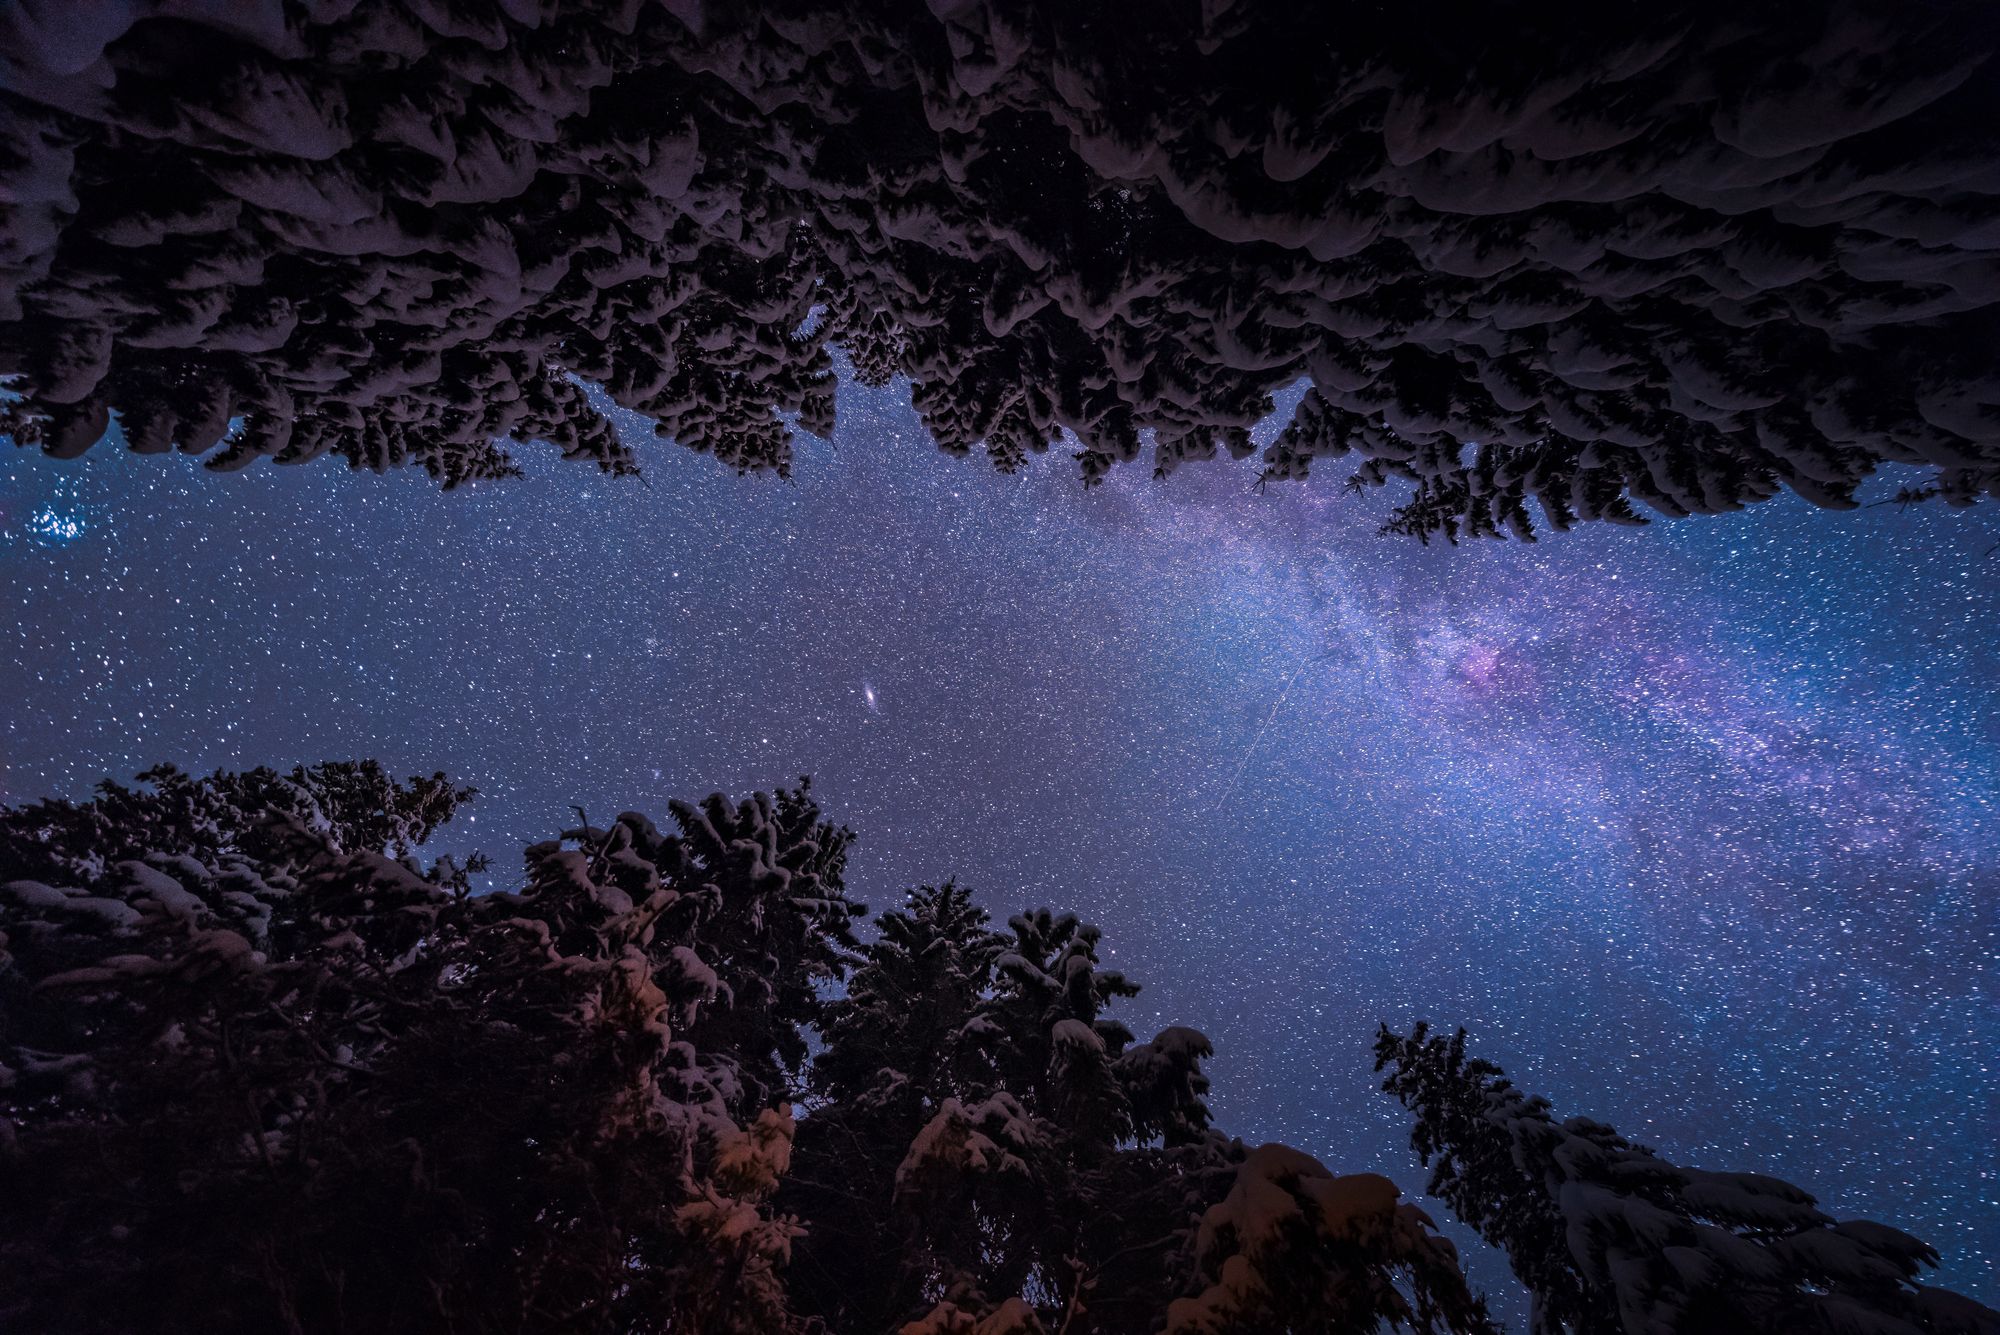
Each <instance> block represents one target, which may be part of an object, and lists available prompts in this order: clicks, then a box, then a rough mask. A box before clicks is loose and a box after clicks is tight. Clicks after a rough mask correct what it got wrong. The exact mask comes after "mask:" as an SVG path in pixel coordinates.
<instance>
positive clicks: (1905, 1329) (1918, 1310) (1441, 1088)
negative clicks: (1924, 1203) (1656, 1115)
mask: <svg viewBox="0 0 2000 1335" xmlns="http://www.w3.org/2000/svg"><path fill="white" fill-rule="evenodd" d="M1375 1066H1376V1069H1377V1070H1378V1071H1379V1070H1383V1069H1385V1068H1386V1069H1387V1070H1388V1072H1389V1074H1388V1077H1387V1078H1386V1079H1385V1080H1384V1082H1383V1086H1382V1087H1383V1088H1384V1089H1385V1090H1387V1091H1388V1092H1389V1093H1391V1094H1394V1095H1395V1096H1396V1098H1397V1099H1398V1100H1400V1101H1401V1102H1402V1104H1403V1106H1404V1107H1406V1108H1408V1109H1409V1110H1410V1111H1411V1112H1413V1113H1415V1114H1416V1117H1417V1120H1416V1124H1415V1126H1414V1127H1413V1129H1412V1131H1411V1135H1410V1143H1411V1145H1412V1146H1413V1147H1415V1149H1416V1151H1417V1153H1418V1154H1419V1155H1420V1156H1422V1158H1423V1160H1424V1162H1425V1163H1426V1164H1435V1167H1434V1168H1433V1169H1432V1173H1431V1181H1430V1186H1429V1187H1428V1190H1429V1191H1430V1192H1431V1193H1432V1194H1433V1195H1436V1196H1439V1197H1442V1198H1443V1199H1444V1200H1445V1201H1446V1202H1447V1203H1448V1204H1449V1205H1450V1206H1451V1208H1452V1211H1453V1213H1455V1214H1456V1215H1458V1217H1459V1218H1460V1219H1462V1220H1464V1221H1465V1222H1466V1223H1468V1224H1470V1225H1472V1226H1473V1227H1474V1228H1476V1229H1478V1230H1479V1233H1480V1236H1482V1237H1484V1238H1485V1239H1486V1240H1487V1241H1488V1242H1491V1243H1495V1244H1497V1245H1499V1246H1501V1247H1503V1248H1505V1249H1506V1252H1507V1256H1508V1259H1509V1260H1511V1261H1512V1262H1513V1266H1514V1273H1515V1274H1516V1275H1517V1276H1518V1277H1519V1278H1520V1279H1521V1282H1522V1283H1523V1284H1525V1285H1526V1286H1527V1287H1528V1290H1529V1292H1530V1293H1531V1294H1533V1295H1534V1298H1535V1307H1534V1314H1533V1320H1532V1323H1531V1335H1553V1333H1555V1332H1573V1333H1574V1335H1599V1333H1600V1332H1601V1333H1602V1335H1617V1333H1618V1332H1654V1331H1657V1332H1663V1333H1664V1335H1675V1333H1678V1332H1687V1333H1688V1335H1695V1332H1703V1333H1704V1335H1706V1333H1707V1332H1714V1335H1758V1333H1759V1332H1769V1331H1780V1330H1782V1331H1835V1330H1848V1331H1869V1332H1881V1333H1882V1335H1917V1333H1918V1332H1932V1333H1935V1335H1994V1333H1995V1332H2000V1312H1995V1311H1993V1310H1992V1309H1990V1308H1987V1307H1984V1306H1981V1305H1980V1304H1978V1303H1975V1302H1972V1301H1970V1300H1969V1299H1966V1298H1963V1297H1960V1296H1959V1295H1957V1294H1954V1293H1949V1292H1946V1291H1944V1290H1940V1289H1935V1288H1930V1287H1927V1286H1925V1285H1922V1284H1919V1283H1917V1282H1916V1277H1917V1275H1918V1274H1919V1273H1921V1271H1922V1270H1923V1268H1924V1267H1926V1266H1935V1265H1936V1264H1937V1261H1938V1255H1937V1252H1936V1251H1934V1250H1933V1249H1932V1248H1931V1247H1929V1246H1928V1245H1927V1244H1925V1243H1923V1242H1921V1241H1919V1240H1918V1239H1916V1238H1913V1237H1911V1236H1910V1235H1909V1234H1907V1233H1903V1232H1900V1231H1898V1230H1896V1229H1893V1228H1889V1227H1887V1226H1886V1225H1883V1224H1876V1223H1870V1222H1868V1221H1866V1220H1846V1221H1836V1220H1834V1219H1833V1218H1832V1217H1830V1216H1828V1215H1826V1214H1824V1213H1822V1212H1821V1211H1820V1210H1819V1209H1818V1208H1816V1206H1815V1205H1814V1202H1813V1198H1812V1196H1811V1195H1809V1194H1808V1193H1806V1192H1805V1191H1802V1190H1801V1189H1799V1188H1798V1187H1795V1186H1793V1185H1791V1184H1790V1183H1789V1182H1781V1181H1779V1180H1778V1179H1777V1178H1773V1177H1765V1176H1763V1175H1761V1174H1757V1173H1722V1172H1713V1171H1710V1170H1706V1169H1698V1168H1683V1167H1681V1166H1679V1165H1677V1164H1673V1163H1670V1162H1668V1161H1667V1160H1665V1159H1662V1158H1660V1157H1659V1156H1658V1155H1656V1154H1654V1153H1653V1152H1652V1151H1651V1150H1648V1149H1646V1148H1644V1147H1643V1146H1639V1145H1634V1144H1632V1143H1631V1142H1629V1141H1627V1140H1626V1139H1624V1138H1623V1137H1622V1136H1620V1135H1619V1134H1618V1133H1617V1132H1616V1131H1614V1130H1613V1129H1612V1128H1610V1127H1608V1126H1605V1125H1603V1124H1602V1123H1599V1122H1593V1121H1591V1120H1590V1119H1589V1118H1585V1117H1572V1118H1569V1119H1567V1120H1565V1121H1560V1122H1559V1121H1557V1120H1556V1119H1555V1117H1554V1115H1553V1114H1552V1113H1551V1111H1550V1109H1549V1104H1548V1101H1547V1100H1545V1099H1540V1098H1533V1097H1530V1096H1528V1095H1526V1094H1524V1093H1522V1092H1521V1091H1520V1090H1518V1089H1516V1088H1514V1087H1513V1085H1512V1084H1510V1083H1509V1082H1508V1081H1507V1080H1506V1079H1505V1078H1504V1077H1503V1075H1502V1073H1501V1070H1500V1068H1499V1067H1497V1066H1495V1065H1493V1064H1492V1063H1491V1062H1487V1061H1482V1060H1480V1059H1479V1058H1477V1057H1467V1056H1466V1055H1465V1031H1464V1030H1463V1029H1461V1030H1459V1031H1458V1032H1457V1033H1456V1034H1454V1035H1453V1036H1452V1037H1450V1038H1445V1037H1443V1036H1442V1035H1437V1034H1433V1033H1431V1032H1430V1030H1429V1028H1428V1026H1425V1025H1422V1024H1419V1025H1418V1026H1417V1027H1416V1028H1415V1029H1414V1030H1413V1031H1412V1032H1411V1033H1410V1034H1409V1035H1408V1036H1403V1035H1399V1034H1396V1033H1393V1032H1391V1031H1390V1030H1389V1028H1388V1027H1387V1026H1386V1025H1385V1026H1383V1028H1382V1030H1381V1032H1380V1033H1379V1034H1378V1035H1377V1037H1376V1041H1375Z"/></svg>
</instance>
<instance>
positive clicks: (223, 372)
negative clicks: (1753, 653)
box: [0, 0, 2000, 541]
mask: <svg viewBox="0 0 2000 1335" xmlns="http://www.w3.org/2000/svg"><path fill="white" fill-rule="evenodd" d="M72 7H73V3H72V0H14V3H12V4H10V5H8V6H6V7H4V8H0V52H4V57H5V64H6V91H5V94H4V97H0V143H4V144H6V145H7V146H8V155H7V156H6V157H5V158H4V160H0V181H3V182H4V188H0V377H5V378H6V379H7V381H8V384H9V385H10V387H11V393H10V395H9V396H6V397H4V399H0V434H6V435H11V436H12V437H13V438H14V439H15V440H16V441H17V442H18V443H20V444H23V445H30V446H35V445H38V446H40V447H41V448H42V449H43V450H45V451H47V452H48V453H50V454H52V455H55V456H58V457H61V458H70V457H74V456H76V455H78V454H80V453H82V452H83V451H85V450H87V449H89V448H91V446H92V445H93V444H94V443H95V442H97V441H98V440H99V439H100V438H102V437H104V436H105V435H106V433H107V432H108V431H109V430H110V428H111V426H112V424H113V422H114V415H115V421H116V423H117V426H118V428H119V431H120V432H121V433H122V435H123V438H124V439H125V440H126V441H127V442H128V443H129V444H130V445H131V447H132V448H133V449H135V450H138V451H140V452H142V453H147V454H157V453H163V452H167V451H171V450H175V449H180V450H185V451H189V452H192V453H197V454H202V455H205V456H206V457H207V459H208V462H209V464H210V466H211V467H214V468H218V469H225V468H240V467H244V466H247V465H250V464H253V463H255V462H257V461H258V460H261V459H271V460H276V461H280V462H286V463H301V462H306V461H309V460H314V459H319V458H322V457H325V456H328V455H331V456H334V457H338V458H341V459H344V460H345V461H346V462H347V463H348V465H349V466H350V467H353V468H356V469H361V468H366V469H371V470H377V471H380V470H387V469H391V468H403V467H410V468H421V469H423V470H424V471H425V472H426V473H427V474H429V475H430V476H432V477H434V478H436V479H438V480H439V481H440V482H442V483H443V484H444V485H445V486H456V485H459V484H461V483H466V482H477V481H482V480H486V479H494V478H502V477H508V476H512V475H514V474H516V473H517V472H518V471H519V469H518V466H517V464H516V463H515V461H514V459H513V457H512V454H511V449H512V448H513V447H512V446H511V445H509V444H508V443H507V442H545V443H547V444H548V445H551V446H553V447H554V448H556V449H557V450H558V451H560V453H561V454H562V455H563V457H565V458H569V459H576V460H582V461H587V462H590V463H592V464H594V465H595V466H597V467H599V468H601V469H604V470H606V471H608V472H611V473H615V474H629V473H633V472H635V471H637V469H638V468H639V466H640V462H641V457H640V454H639V452H638V450H637V449H636V448H635V447H634V445H633V444H632V442H631V441H630V440H629V439H628V438H627V437H626V436H624V435H621V433H620V432H619V431H618V430H615V429H614V428H613V426H612V423H611V419H610V417H609V416H607V414H606V412H605V411H604V408H605V402H604V400H605V398H606V397H608V398H609V400H610V401H612V402H614V403H616V404H618V405H620V406H622V407H624V408H627V409H631V410H633V411H634V412H637V413H639V414H643V415H645V416H647V417H649V418H650V419H651V420H652V421H653V423H654V430H655V432H656V434H658V435H659V436H661V437H663V438H666V439H670V440H673V441H675V442H678V443H679V444H680V445H682V446H685V447H687V448H690V449H694V450H697V451H701V452H704V453H709V454H713V455H714V456H715V457H716V458H717V459H718V460H719V461H721V462H722V463H723V464H724V465H725V466H728V467H731V468H735V469H739V470H743V471H750V470H764V469H769V470H775V471H777V472H779V473H781V474H782V473H786V472H788V471H789V469H790V467H791V464H792V452H793V432H794V429H800V430H804V431H808V432H812V433H816V434H822V435H824V434H826V433H828V432H830V431H831V429H832V424H833V420H834V408H835V403H834V378H835V375H834V360H833V350H834V349H836V348H841V349H845V351H846V354H847V356H848V358H849V360H850V362H851V363H852V366H853V368H854V373H855V376H856V378H857V379H859V380H861V381H862V382H863V383H866V384H886V383H888V382H889V381H891V380H892V379H895V378H896V377H898V376H901V377H906V378H907V380H908V382H909V385H910V394H911V399H912V402H913V403H914V405H915V407H916V410H917V412H918V413H919V414H920V416H921V417H922V419H923V421H924V424H925V426H926V428H927V430H928V431H929V433H930V435H931V437H932V438H933V440H934V441H935V442H936V444H937V445H938V447H939V448H940V449H941V450H944V451H946V452H948V453H951V454H955V455H963V454H970V453H972V452H974V451H980V452H983V453H984V454H985V455H986V456H987V457H988V458H990V459H991V460H992V461H993V462H994V463H995V464H996V465H997V466H999V467H1001V468H1003V469H1013V468H1017V467H1019V466H1020V465H1021V463H1022V462H1023V460H1025V459H1026V458H1027V457H1028V456H1029V455H1030V454H1033V453H1039V452H1042V451H1045V450H1047V449H1048V448H1049V447H1050V446H1051V445H1052V444H1056V443H1060V442H1070V443H1071V444H1073V446H1074V448H1075V453H1076V455H1077V460H1078V463H1079V466H1080V470H1081V472H1082V475H1083V477H1084V478H1085V479H1086V480H1087V481H1097V480H1100V479H1102V478H1103V477H1105V476H1106V475H1108V474H1109V473H1110V471H1111V470H1112V469H1113V468H1114V467H1118V466H1121V465H1127V464H1130V463H1131V462H1133V461H1135V460H1137V459H1139V458H1140V456H1141V455H1142V454H1146V453H1150V456H1151V462H1152V467H1153V470H1154V472H1155V473H1157V474H1166V473H1170V472H1172V471H1174V470H1175V469H1177V468H1179V467H1181V466H1183V465H1184V464H1186V463H1188V462H1189V461H1194V460H1202V459H1209V458H1213V457H1215V456H1216V455H1218V454H1223V453H1226V454H1228V455H1230V456H1232V457H1238V458H1241V457H1244V456H1247V455H1249V454H1252V453H1254V452H1255V450H1256V446H1255V443H1254V442H1253V440H1252V438H1251V428H1252V427H1253V426H1254V425H1255V424H1256V423H1257V422H1258V421H1259V420H1260V419H1262V418H1263V417H1265V416H1266V415H1267V414H1269V413H1270V412H1271V411H1272V406H1273V396H1274V395H1275V394H1276V393H1278V392H1279V391H1282V390H1285V389H1287V388H1290V387H1294V386H1298V385H1301V384H1304V385H1305V387H1306V390H1305V393H1304V395H1303V398H1302V400H1301V402H1300V404H1299V407H1298V408H1297V410H1296V411H1295V412H1294V414H1293V415H1292V417H1291V419H1290V421H1289V423H1288V425H1287V426H1286V427H1285V429H1284V430H1283V431H1282V432H1281V433H1280V434H1279V435H1278V437H1277V439H1276V440H1275V441H1274V442H1273V444H1272V445H1271V446H1270V447H1268V448H1267V449H1266V450H1265V451H1264V453H1263V460H1262V462H1263V469H1262V475H1263V477H1264V478H1266V479H1267V480H1273V481H1276V480H1282V479H1295V478H1303V477H1306V476H1308V475H1309V474H1310V473H1311V472H1312V471H1313V470H1315V469H1320V470H1324V469H1326V468H1327V467H1329V466H1338V467H1347V466H1349V464H1350V462H1351V464H1352V465H1353V467H1352V471H1351V473H1350V476H1351V478H1352V479H1353V480H1354V481H1356V482H1357V483H1358V484H1359V485H1363V486H1368V485H1381V484H1384V483H1389V482H1394V483H1396V484H1398V485H1399V486H1401V487H1405V488H1407V493H1406V500H1407V503H1406V504H1403V505H1402V506H1401V508H1400V509H1399V510H1397V511H1396V513H1395V514H1394V515H1393V516H1392V518H1391V519H1390V521H1389V523H1388V525H1387V527H1388V529H1389V530H1390V531H1392V532H1397V533H1404V534H1409V535H1414V536H1416V537H1418V538H1421V539H1425V540H1428V539H1430V538H1432V537H1438V538H1441V539H1443V540H1446V541H1457V540H1458V539H1459V538H1461V537H1500V536H1512V537H1517V538H1521V539H1529V538H1532V537H1534V536H1535V535H1536V532H1537V528H1538V526H1541V527H1547V528H1553V529H1558V530H1560V529H1567V528H1570V527H1572V526H1573V525H1575V524H1578V523H1586V522H1607V523H1618V524H1636V523H1643V522H1646V516H1647V515H1649V514H1657V515H1663V516H1668V517H1680V516H1684V515H1690V514H1703V515H1721V514H1727V513H1730V512H1732V511H1737V510H1741V509H1743V508H1745V507H1746V506H1749V505H1753V504H1755V503H1757V502H1759V501H1762V500H1766V499H1769V498H1770V497H1773V496H1775V495H1778V494H1779V493H1781V492H1785V491H1789V492H1792V493H1795V494H1797V495H1799V496H1801V497H1804V498H1805V499H1807V500H1809V501H1811V502H1813V503H1814V504H1817V505H1822V506H1829V507H1837V508H1847V507H1852V506H1854V505H1855V504H1856V503H1857V501H1856V493H1857V490H1858V489H1859V488H1860V487H1862V486H1863V485H1864V484H1866V483H1867V482H1868V481H1869V479H1870V478H1871V477H1872V476H1874V475H1875V474H1876V473H1877V472H1878V471H1879V470H1880V469H1881V468H1883V466H1884V465H1887V464H1896V465H1902V466H1906V467H1907V468H1908V469H1910V470H1915V471H1916V472H1917V474H1918V477H1917V479H1916V480H1915V481H1914V482H1913V484H1912V485H1911V486H1910V487H1908V488H1907V490H1908V491H1909V493H1910V494H1912V495H1920V496H1924V497H1936V498H1939V499H1941V500H1942V501H1944V502H1945V503H1947V504H1953V505H1964V504H1969V503H1971V502H1972V501H1974V500H1975V499H1976V498H1978V497H1981V496H1990V495H1991V494H1993V492H1994V491H1995V490H1996V489H2000V379H1996V378H1995V376H1994V373H1993V368H1992V361H1991V357H1990V355H1989V350H1990V348H1991V347H1992V346H1993V343H1994V340H1995V331H1996V327H2000V325H1997V324H1996V322H2000V279H1997V278H1996V273H2000V269H1997V268H1996V265H1995V259H1996V244H2000V243H1996V240H1995V234H1994V231H1993V228H1992V226H1991V225H1990V221H1989V219H1990V216H1991V215H1992V213H1993V211H1994V208H1995V201H1996V187H1995V184H1994V182H1995V179H1996V176H1995V169H1996V163H2000V149H1996V145H1995V139H1994V136H1993V135H1992V133H1991V129H1990V127H1991V125H1992V123H1993V121H1994V119H1995V115H1996V110H2000V107H1997V106H1996V100H2000V94H1996V93H1995V91H1994V89H1995V86H1996V84H1995V81H1994V80H1993V79H1992V78H1990V77H1988V71H1990V69H1991V67H1992V62H1993V60H1994V58H1995V55H1996V52H2000V28H1996V25H1994V24H1993V23H1992V22H1991V21H1990V16H1989V15H1988V14H1987V13H1986V8H1985V6H1983V5H1980V4H1976V3H1957V4H1951V3H1946V4H1926V5H1920V6H1918V7H1917V8H1916V9H1914V10H1912V9H1910V8H1909V7H1908V6H1900V5H1892V4H1888V3H1885V2H1883V0H1855V2H1854V3H1849V4H1842V5H1838V6H1828V5H1766V6H1757V7H1754V9H1753V8H1752V7H1746V6H1744V5H1740V4H1727V3H1723V2H1722V0H1687V2H1686V3H1682V4H1676V5H1671V6H1649V5H1618V6H1611V7H1606V6H1603V5H1584V4H1581V3H1578V2H1577V0H1551V3H1545V4H1539V5H1534V6H1528V7H1522V6H1511V5H1491V4H1466V3H1451V4H1448V6H1447V9H1446V10H1445V12H1444V15H1443V17H1440V16H1439V15H1438V14H1436V13H1434V12H1433V11H1432V10H1430V9H1428V8H1426V9H1425V10H1423V11H1405V10H1402V9H1399V8H1396V7H1393V6H1371V7H1365V8H1363V9H1360V10H1355V9H1354V8H1353V7H1349V6H1322V5H1296V4H1294V5H1278V4H1261V5H1260V4H1248V3H1234V4H1222V3H1206V4H1199V5H1194V4H1180V5H1174V6H1167V7H1164V8H1162V7H1148V8H1146V9H1145V10H1144V11H1143V15H1140V16H1138V17H1134V16H1131V15H1122V14H1120V15H1112V16H1109V17H1107V16H1106V15H1105V14H1104V13H1101V12H1099V11H1097V10H1096V9H1094V8H1092V7H1088V6H1086V7H1082V8H1079V7H1078V6H1076V5H1074V4H1066V3H1058V2H1056V0H1042V2H1041V3H1014V4H999V3H993V2H992V0H954V2H953V3H951V4H933V5H916V4H900V5H891V4H882V3H859V2H858V0H787V3H784V4H776V3H770V2H769V0H754V2H751V0H745V2H743V3H732V4H726V5H725V4H698V3H694V0H671V2H670V3H666V4H660V5H641V6H638V7H636V8H635V7H634V6H632V5H630V4H624V3H609V2H608V0H576V2H575V3H566V4H562V5H546V4H545V5H524V4H522V3H519V2H518V0H457V2H455V3H453V4H450V5H444V6H438V5H418V6H411V5H408V4H404V3H398V2H397V0H356V2H355V3H342V4H338V5H332V6H307V7H303V8H302V7H300V6H297V5H287V4H283V3H281V2H280V0H242V2H241V3H238V4H232V5H230V6H227V7H226V11H224V10H217V11H213V12H211V11H209V10H206V9H203V10H199V11H192V10H190V11H186V12H183V11H181V10H175V11H174V12H172V13H166V12H155V11H154V10H152V9H150V8H148V7H146V6H126V7H123V8H120V9H117V10H116V11H115V12H109V13H107V14H106V16H104V17H103V19H102V21H100V22H93V23H91V24H89V25H85V26H78V25H77V24H75V23H74V22H71V21H69V10H70V9H71V8H72ZM1139 17H1142V18H1143V21H1138V18H1139ZM1128 19H1130V20H1131V21H1127V20H1128ZM1805 70H1811V71H1812V73H1813V77H1812V78H1811V79H1806V78H1804V76H1803V74H1802V73H1801V71H1805ZM13 395H18V397H13Z"/></svg>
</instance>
